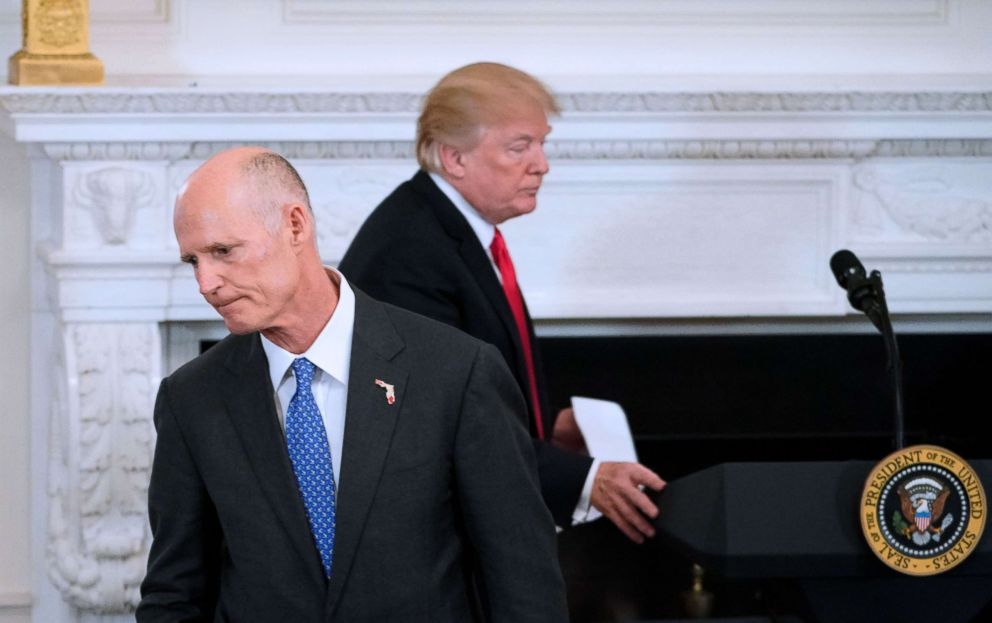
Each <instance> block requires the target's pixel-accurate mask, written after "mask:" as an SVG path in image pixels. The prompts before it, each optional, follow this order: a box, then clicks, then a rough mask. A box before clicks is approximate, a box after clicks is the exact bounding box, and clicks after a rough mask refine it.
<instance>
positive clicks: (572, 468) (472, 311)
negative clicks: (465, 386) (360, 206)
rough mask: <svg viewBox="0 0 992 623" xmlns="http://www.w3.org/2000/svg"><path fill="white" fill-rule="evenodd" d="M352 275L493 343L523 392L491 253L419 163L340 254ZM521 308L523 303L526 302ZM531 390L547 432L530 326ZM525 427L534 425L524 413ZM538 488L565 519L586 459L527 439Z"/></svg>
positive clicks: (382, 295) (550, 421)
mask: <svg viewBox="0 0 992 623" xmlns="http://www.w3.org/2000/svg"><path fill="white" fill-rule="evenodd" d="M340 268H341V271H342V272H343V273H344V274H346V275H348V279H349V280H350V282H351V283H353V284H355V285H357V286H358V287H360V288H362V289H363V290H365V291H366V292H368V293H369V294H371V295H372V296H374V297H376V298H377V299H379V300H381V301H386V302H388V303H392V304H393V305H398V306H400V307H402V308H404V309H409V310H410V311H414V312H417V313H418V314H423V315H425V316H427V317H429V318H434V319H435V320H440V321H441V322H445V323H447V324H450V325H452V326H454V327H458V328H459V329H461V330H462V331H465V332H466V333H468V334H469V335H471V336H473V337H477V338H479V339H480V340H482V341H484V342H488V343H490V344H492V345H493V346H495V347H496V348H498V349H499V351H500V353H502V354H503V358H504V359H505V360H506V363H507V365H509V366H510V370H511V371H512V372H513V373H514V377H515V378H516V380H517V384H518V385H519V386H520V388H521V391H522V392H523V393H524V395H525V396H527V395H529V393H528V392H529V391H530V383H529V380H528V378H527V368H526V363H525V362H524V356H523V348H522V347H521V345H520V336H519V333H518V332H517V326H516V323H515V322H514V320H513V314H512V312H511V311H510V305H509V303H507V301H506V295H505V294H504V293H503V286H502V285H501V284H500V282H499V280H498V279H497V278H496V273H495V272H494V270H493V265H492V261H491V260H490V259H489V257H488V256H487V255H486V250H485V249H483V248H482V245H481V244H479V239H478V237H477V236H476V235H475V233H474V232H473V231H472V228H471V226H470V225H469V224H468V221H466V220H465V217H464V216H462V214H461V212H459V211H458V208H456V207H455V206H454V204H452V203H451V201H450V200H449V199H448V197H447V196H445V194H444V193H443V192H441V189H440V188H438V187H437V184H435V183H434V180H432V179H431V178H430V176H429V175H428V174H427V173H425V172H424V171H419V172H418V173H417V174H416V175H414V176H413V178H412V179H411V180H410V181H408V182H404V183H402V184H400V186H399V187H398V188H397V189H396V190H394V191H393V192H392V193H391V194H390V195H389V196H388V197H386V198H385V199H384V200H383V201H382V203H381V204H379V206H378V207H377V208H376V209H375V210H374V211H373V212H372V214H371V215H370V216H369V218H368V220H366V221H365V223H364V224H363V225H362V227H361V229H360V230H359V231H358V234H357V235H356V236H355V239H354V240H353V241H352V242H351V246H350V247H348V251H347V253H345V255H344V258H343V259H342V260H341V264H340ZM525 312H526V309H525ZM527 330H528V331H529V332H530V341H531V344H533V345H534V349H533V353H534V360H535V361H534V363H535V366H536V368H537V369H536V376H537V388H536V389H537V393H538V396H539V397H540V402H541V415H542V424H543V427H544V431H545V434H546V435H550V434H551V431H552V429H553V428H554V420H555V417H556V412H555V410H554V409H553V408H552V406H551V401H550V400H549V399H548V390H547V383H546V382H545V380H544V370H543V368H542V365H541V353H540V349H539V348H537V340H536V338H535V336H534V328H533V326H532V324H531V321H530V316H529V315H527ZM530 424H531V432H532V433H534V432H535V430H536V426H535V425H534V421H533V417H532V418H531V420H530ZM534 449H535V451H536V453H537V462H538V470H539V472H540V480H541V492H542V494H543V495H544V501H545V503H546V504H547V505H548V508H549V509H550V510H551V514H552V515H553V516H554V518H555V521H556V522H557V523H558V525H560V526H563V527H567V526H570V525H572V513H573V512H574V510H575V505H576V504H577V503H578V501H579V496H580V494H581V493H582V486H583V484H585V480H586V476H587V475H588V474H589V468H590V467H591V466H592V459H591V458H589V457H588V456H583V455H580V454H576V453H574V452H567V451H565V450H562V449H560V448H558V447H557V446H554V445H552V444H550V443H548V442H546V441H541V440H538V439H535V440H534Z"/></svg>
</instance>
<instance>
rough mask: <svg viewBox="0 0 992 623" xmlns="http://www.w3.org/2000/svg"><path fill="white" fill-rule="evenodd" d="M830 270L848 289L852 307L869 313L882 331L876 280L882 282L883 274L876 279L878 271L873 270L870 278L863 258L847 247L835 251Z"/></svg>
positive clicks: (848, 297) (838, 281)
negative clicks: (859, 257) (860, 258)
mask: <svg viewBox="0 0 992 623" xmlns="http://www.w3.org/2000/svg"><path fill="white" fill-rule="evenodd" d="M830 270H832V271H833V273H834V277H835V278H836V279H837V283H838V284H840V287H842V288H844V289H845V290H847V300H848V301H850V303H851V307H853V308H854V309H856V310H858V311H861V312H864V313H866V314H868V317H869V318H871V321H872V324H874V325H875V326H876V327H878V329H879V330H880V331H881V330H882V327H881V326H880V324H881V320H880V318H878V313H877V312H878V311H879V310H878V306H879V293H878V291H877V288H876V281H877V283H878V284H881V274H879V275H878V279H877V280H876V279H874V277H875V276H876V275H875V273H877V272H878V271H873V272H872V278H869V277H868V275H867V274H866V273H865V267H864V264H862V263H861V260H859V259H858V257H857V256H856V255H854V253H852V252H850V251H848V250H847V249H841V250H840V251H838V252H836V253H834V255H833V257H831V258H830Z"/></svg>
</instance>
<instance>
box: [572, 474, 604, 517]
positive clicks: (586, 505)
mask: <svg viewBox="0 0 992 623" xmlns="http://www.w3.org/2000/svg"><path fill="white" fill-rule="evenodd" d="M599 463H600V461H599V459H593V460H592V466H590V467H589V473H588V474H587V475H586V482H585V484H584V485H583V486H582V495H580V496H579V503H578V504H576V505H575V512H573V513H572V525H573V526H577V525H579V524H580V523H588V522H590V521H595V520H597V519H599V518H600V517H602V516H603V513H601V512H599V511H598V510H596V508H595V507H594V506H593V505H592V484H593V482H595V480H596V472H598V471H599Z"/></svg>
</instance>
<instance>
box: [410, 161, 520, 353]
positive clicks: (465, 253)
mask: <svg viewBox="0 0 992 623" xmlns="http://www.w3.org/2000/svg"><path fill="white" fill-rule="evenodd" d="M412 181H413V185H414V187H415V188H417V189H418V190H419V191H420V192H421V193H422V194H423V195H425V196H426V197H427V200H428V204H429V205H430V206H431V207H432V208H433V210H434V213H435V214H436V215H437V218H438V221H440V223H441V226H442V227H444V230H445V231H446V232H447V234H448V235H449V236H451V237H452V238H453V239H455V240H457V241H458V254H459V255H460V256H461V258H462V260H463V261H464V262H465V264H466V265H467V266H468V269H469V272H470V273H471V274H472V277H473V278H474V279H475V281H476V283H478V284H479V288H480V289H481V290H482V292H483V293H484V294H485V296H486V298H487V299H489V303H490V304H491V305H492V307H493V309H494V310H495V311H496V315H497V316H499V319H500V322H502V323H503V329H504V330H505V331H506V333H507V336H509V338H510V341H511V342H513V348H514V351H515V353H516V358H517V369H518V370H526V364H525V362H524V360H523V345H522V344H521V343H520V334H519V333H518V332H517V324H516V322H515V321H514V320H513V312H512V311H511V310H510V303H509V302H507V300H506V294H505V293H504V292H503V286H502V284H500V282H499V279H497V278H496V271H495V269H494V268H493V263H492V261H491V260H490V259H489V256H488V255H486V250H485V249H484V248H483V247H482V245H481V244H480V242H479V238H478V236H476V235H475V232H473V231H472V227H471V226H470V225H469V224H468V221H466V220H465V217H464V216H462V214H461V212H459V211H458V208H456V207H455V206H454V204H453V203H451V200H450V199H448V197H447V195H445V194H444V193H443V192H441V189H440V188H438V187H437V184H435V183H434V181H433V180H432V179H431V178H430V175H428V174H427V173H425V172H424V171H419V172H417V174H416V175H415V176H414V177H413V180H412Z"/></svg>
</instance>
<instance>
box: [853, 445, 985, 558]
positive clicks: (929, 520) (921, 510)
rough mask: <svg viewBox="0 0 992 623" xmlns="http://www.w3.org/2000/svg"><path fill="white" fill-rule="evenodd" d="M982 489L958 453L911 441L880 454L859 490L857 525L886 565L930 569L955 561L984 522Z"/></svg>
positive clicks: (974, 541)
mask: <svg viewBox="0 0 992 623" xmlns="http://www.w3.org/2000/svg"><path fill="white" fill-rule="evenodd" d="M985 515H986V506H985V490H984V489H983V488H982V483H981V481H980V480H979V479H978V475H977V474H976V473H975V471H974V470H973V469H972V468H971V466H970V465H968V464H967V463H966V462H965V461H964V459H962V458H961V457H959V456H958V455H956V454H954V453H953V452H950V451H949V450H945V449H944V448H940V447H937V446H911V447H909V448H905V449H903V450H898V451H896V452H893V453H892V454H890V455H889V456H887V457H885V458H884V459H882V460H881V461H880V462H879V463H878V465H876V466H875V467H874V468H873V469H872V471H871V473H870V474H869V475H868V480H867V481H865V488H864V492H863V493H862V494H861V530H862V531H863V532H864V535H865V539H866V540H867V541H868V546H869V547H871V549H872V551H873V552H875V555H876V556H878V557H879V559H881V561H882V562H884V563H885V564H886V565H888V566H889V567H892V568H893V569H895V570H896V571H898V572H900V573H905V574H907V575H935V574H937V573H942V572H944V571H947V570H948V569H951V568H953V567H956V566H957V565H959V564H961V563H962V562H963V561H964V560H965V559H966V558H967V557H968V556H969V555H970V554H971V552H972V551H974V549H975V546H976V545H977V544H978V542H979V540H980V539H981V538H982V530H983V529H984V528H985Z"/></svg>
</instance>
